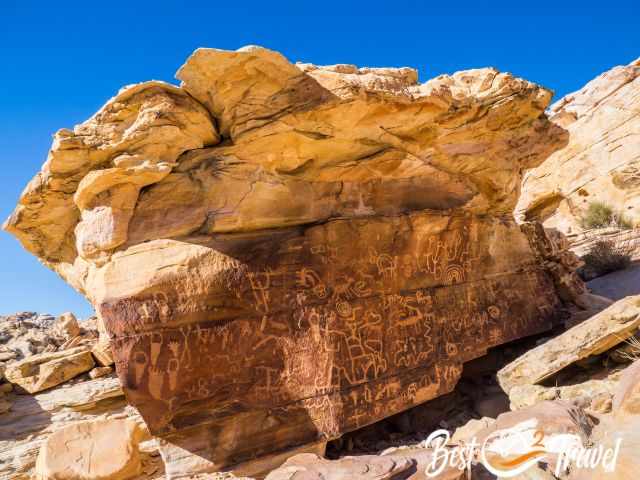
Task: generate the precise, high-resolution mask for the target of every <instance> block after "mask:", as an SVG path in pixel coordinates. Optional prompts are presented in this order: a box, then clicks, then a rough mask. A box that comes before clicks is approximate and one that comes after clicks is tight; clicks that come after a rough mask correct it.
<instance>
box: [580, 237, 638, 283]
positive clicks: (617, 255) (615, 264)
mask: <svg viewBox="0 0 640 480" xmlns="http://www.w3.org/2000/svg"><path fill="white" fill-rule="evenodd" d="M631 253H632V248H631V247H630V246H629V245H627V244H620V245H618V244H616V242H614V241H612V240H596V241H595V242H594V243H593V245H591V248H589V252H588V253H587V254H586V255H584V256H583V257H582V260H583V261H584V263H585V269H586V270H589V271H591V272H593V274H594V276H600V275H604V274H607V273H611V272H615V271H616V270H624V269H625V268H627V267H628V266H629V265H631Z"/></svg>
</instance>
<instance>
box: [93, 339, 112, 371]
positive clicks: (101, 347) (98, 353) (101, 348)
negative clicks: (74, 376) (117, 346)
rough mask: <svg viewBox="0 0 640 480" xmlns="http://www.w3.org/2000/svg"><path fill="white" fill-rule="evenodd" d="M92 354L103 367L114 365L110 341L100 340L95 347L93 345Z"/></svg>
mask: <svg viewBox="0 0 640 480" xmlns="http://www.w3.org/2000/svg"><path fill="white" fill-rule="evenodd" d="M91 354H92V355H93V357H94V358H95V359H96V362H98V365H100V366H102V367H109V366H111V365H113V353H112V352H111V343H109V342H108V341H104V340H100V341H99V342H98V343H96V344H95V345H94V346H93V347H91Z"/></svg>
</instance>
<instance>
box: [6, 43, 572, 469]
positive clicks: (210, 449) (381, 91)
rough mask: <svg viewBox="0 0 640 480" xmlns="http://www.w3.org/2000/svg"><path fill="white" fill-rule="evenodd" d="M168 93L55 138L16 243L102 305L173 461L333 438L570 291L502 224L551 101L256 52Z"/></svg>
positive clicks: (121, 101)
mask: <svg viewBox="0 0 640 480" xmlns="http://www.w3.org/2000/svg"><path fill="white" fill-rule="evenodd" d="M177 76H178V78H179V79H181V80H182V82H183V83H182V85H181V86H180V87H175V86H172V85H168V84H165V83H161V82H147V83H142V84H139V85H134V86H130V87H127V88H125V89H123V90H122V91H120V92H119V93H118V95H117V96H116V97H114V98H113V99H111V100H110V101H109V102H107V104H106V105H105V106H104V107H103V108H102V109H101V110H100V111H99V112H98V113H97V114H96V115H94V116H93V117H92V118H91V119H89V120H88V121H87V122H85V123H83V124H81V125H79V126H77V127H76V128H75V129H74V130H73V131H71V130H61V131H59V132H58V133H57V134H56V136H55V139H54V143H53V146H52V149H51V152H50V154H49V158H48V159H47V162H46V163H45V164H44V166H43V168H42V171H41V172H39V173H38V174H37V175H36V177H35V178H34V180H33V181H32V182H31V183H30V184H29V186H28V187H27V189H26V190H25V192H24V194H23V195H22V197H21V199H20V202H19V205H18V207H17V208H16V210H15V212H14V213H13V214H12V216H11V217H10V218H9V219H8V221H7V222H6V224H5V228H6V229H7V230H8V231H9V232H11V233H13V234H14V235H16V236H17V237H18V238H19V239H20V241H21V242H22V244H23V245H24V246H25V248H27V249H28V250H29V251H31V252H32V253H34V254H35V255H37V256H38V257H39V258H40V259H41V260H42V261H43V262H44V263H45V264H46V265H48V266H49V267H51V268H53V269H54V270H56V271H57V272H58V273H59V274H60V275H62V276H63V277H64V278H65V279H66V280H67V281H68V282H69V283H70V284H71V285H73V286H74V287H75V288H77V289H78V290H79V291H81V292H83V293H84V294H85V295H87V297H88V298H89V299H90V300H91V302H92V303H93V305H94V306H95V308H96V311H97V312H98V314H99V316H100V318H101V321H103V322H104V325H105V327H106V330H107V331H108V333H109V334H110V336H111V347H112V348H111V350H112V353H113V357H114V360H115V365H116V369H117V372H118V375H119V377H120V379H121V381H122V384H123V388H124V391H125V393H126V395H127V398H128V400H129V401H130V402H131V403H132V404H133V405H135V406H136V407H137V408H138V409H139V411H140V413H141V414H142V416H143V417H144V418H145V420H146V422H147V424H148V425H149V428H150V429H151V431H152V432H153V433H154V434H157V435H160V436H162V437H163V439H164V441H163V456H164V458H165V459H177V460H176V462H177V463H178V464H180V465H191V466H192V465H194V464H197V465H198V470H199V471H201V472H206V471H211V470H217V469H221V468H223V467H228V466H231V465H236V464H241V463H243V462H246V461H250V460H253V459H255V458H256V457H259V456H264V455H267V454H275V453H277V452H283V451H286V450H288V449H298V448H300V447H301V446H304V445H306V444H316V443H318V442H323V441H326V440H328V439H332V438H336V437H338V436H340V435H341V434H343V433H345V432H348V431H351V430H354V429H357V428H360V427H363V426H365V425H367V424H370V423H372V422H375V421H377V420H380V419H381V418H383V417H385V416H389V415H392V414H394V413H397V412H400V411H402V410H404V409H407V408H409V407H411V406H414V405H416V404H418V403H421V402H424V401H426V400H429V399H431V398H434V397H437V396H439V395H442V394H444V393H446V392H449V391H450V390H451V389H452V388H453V387H454V385H455V384H456V382H457V380H458V378H459V376H460V373H461V370H462V364H463V363H464V362H466V361H468V360H471V359H473V358H475V357H478V356H480V355H482V354H483V353H484V352H486V350H487V349H488V348H490V347H492V346H495V345H498V344H500V343H503V342H508V341H510V340H513V339H516V338H520V337H522V336H525V335H530V334H534V333H537V332H540V331H543V330H545V329H547V328H549V327H550V326H551V325H552V323H553V322H554V321H555V320H557V319H558V314H559V311H560V309H561V308H562V307H563V303H564V302H573V301H577V298H578V296H579V295H580V294H581V292H582V288H583V286H582V284H581V282H580V281H579V280H577V278H576V276H575V274H574V273H573V268H574V264H575V259H574V258H572V257H571V256H568V255H566V254H565V253H564V252H563V249H562V248H561V247H559V244H558V243H557V242H555V241H553V240H552V239H549V238H547V237H546V235H545V234H544V231H543V230H542V229H541V228H539V227H537V226H535V225H532V224H527V225H524V226H523V227H522V228H521V227H519V226H518V225H516V223H515V222H514V220H513V218H512V216H511V212H512V211H513V208H514V207H515V204H516V201H517V198H518V195H519V185H520V182H521V172H522V171H524V170H525V169H527V168H531V167H535V166H537V165H539V164H540V163H541V162H542V161H543V160H544V159H545V158H546V157H547V156H548V155H550V154H551V153H552V152H553V151H554V150H557V149H558V148H561V147H562V146H563V145H565V144H566V142H567V135H566V132H565V131H564V130H563V129H562V128H560V127H558V126H556V125H554V124H552V123H551V122H549V121H548V120H547V118H546V116H545V114H544V110H545V108H546V107H547V104H548V102H549V100H550V98H551V94H550V92H549V91H548V90H545V89H543V88H541V87H539V86H537V85H534V84H532V83H529V82H527V81H525V80H522V79H518V78H514V77H513V76H511V75H509V74H506V73H499V72H497V71H495V70H493V69H479V70H469V71H464V72H459V73H456V74H455V75H452V76H447V75H443V76H440V77H437V78H435V79H433V80H431V81H428V82H426V83H424V84H417V81H416V79H417V73H416V72H415V70H412V69H409V68H401V69H392V68H390V69H367V68H364V69H358V68H356V67H354V66H351V65H334V66H329V67H317V66H313V65H308V64H304V65H302V64H299V65H294V64H292V63H290V62H289V61H288V60H287V59H285V58H284V57H283V56H282V55H280V54H278V53H276V52H272V51H269V50H266V49H262V48H258V47H248V48H244V49H241V50H239V51H236V52H229V51H221V50H214V49H199V50H197V51H196V52H195V53H194V54H193V55H192V56H191V57H190V58H189V59H188V61H187V63H186V64H185V65H184V66H183V67H182V68H181V69H180V70H179V72H178V75H177ZM97 356H98V357H100V356H99V355H97ZM100 363H101V364H108V363H109V359H108V358H107V359H100ZM189 455H193V456H194V459H195V460H194V462H190V461H189V460H188V457H189ZM169 463H171V461H170V462H169ZM167 468H168V471H171V472H173V473H172V475H173V476H175V477H177V476H179V475H180V474H181V472H180V469H179V468H178V467H176V466H175V465H173V466H171V465H170V466H168V467H167ZM190 473H197V472H193V471H192V472H190Z"/></svg>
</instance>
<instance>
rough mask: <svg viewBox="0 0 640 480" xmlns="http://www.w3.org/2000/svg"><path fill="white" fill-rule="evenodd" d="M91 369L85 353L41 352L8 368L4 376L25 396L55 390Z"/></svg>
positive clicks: (88, 353) (80, 351) (78, 349)
mask: <svg viewBox="0 0 640 480" xmlns="http://www.w3.org/2000/svg"><path fill="white" fill-rule="evenodd" d="M93 366H94V362H93V357H92V356H91V353H90V352H89V350H87V349H86V348H84V347H78V348H74V349H71V350H63V351H61V352H53V353H41V354H38V355H33V356H32V357H30V358H28V359H26V360H22V361H21V362H17V363H14V364H12V365H11V366H9V368H7V371H6V372H5V375H6V377H7V379H8V380H9V381H10V382H11V383H15V384H17V385H20V386H21V387H22V388H24V389H25V390H26V391H27V392H29V393H36V392H40V391H42V390H46V389H47V388H51V387H55V386H56V385H60V384H61V383H64V382H66V381H67V380H70V379H72V378H73V377H75V376H77V375H80V374H81V373H84V372H88V371H89V370H91V369H92V368H93Z"/></svg>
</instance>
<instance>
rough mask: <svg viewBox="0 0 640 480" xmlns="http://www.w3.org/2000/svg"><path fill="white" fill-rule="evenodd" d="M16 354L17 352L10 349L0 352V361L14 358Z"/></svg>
mask: <svg viewBox="0 0 640 480" xmlns="http://www.w3.org/2000/svg"><path fill="white" fill-rule="evenodd" d="M17 356H18V354H17V353H16V352H14V351H12V350H7V351H4V352H0V362H8V361H9V360H13V359H15V358H16V357H17Z"/></svg>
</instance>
